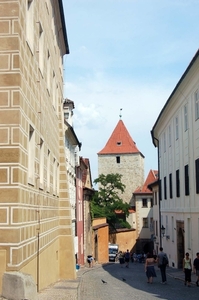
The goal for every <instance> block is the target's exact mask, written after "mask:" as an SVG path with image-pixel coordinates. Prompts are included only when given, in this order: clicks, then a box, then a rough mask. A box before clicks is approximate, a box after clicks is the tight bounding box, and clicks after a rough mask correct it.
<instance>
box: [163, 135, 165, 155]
mask: <svg viewBox="0 0 199 300" xmlns="http://www.w3.org/2000/svg"><path fill="white" fill-rule="evenodd" d="M163 139H164V152H166V134H165V132H164V135H163Z"/></svg>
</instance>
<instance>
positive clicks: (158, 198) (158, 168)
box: [151, 132, 162, 247]
mask: <svg viewBox="0 0 199 300" xmlns="http://www.w3.org/2000/svg"><path fill="white" fill-rule="evenodd" d="M151 134H152V137H153V139H154V140H156V141H157V144H158V146H157V147H158V188H159V193H158V200H159V236H160V247H162V234H161V226H162V224H161V223H162V221H161V220H162V219H161V210H160V203H161V202H160V201H161V200H160V158H159V157H160V156H159V151H160V150H159V140H158V139H157V138H156V137H154V135H153V132H151Z"/></svg>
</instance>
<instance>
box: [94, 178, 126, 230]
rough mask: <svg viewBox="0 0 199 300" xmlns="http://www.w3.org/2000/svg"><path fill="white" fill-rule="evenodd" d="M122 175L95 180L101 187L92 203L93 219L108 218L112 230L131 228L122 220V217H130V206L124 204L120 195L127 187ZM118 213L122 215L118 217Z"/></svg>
mask: <svg viewBox="0 0 199 300" xmlns="http://www.w3.org/2000/svg"><path fill="white" fill-rule="evenodd" d="M121 178H122V175H121V174H118V173H116V174H113V173H111V174H108V175H104V174H101V175H99V177H98V178H97V179H95V180H94V183H95V184H98V185H99V189H98V191H96V192H95V194H94V196H93V199H92V201H91V213H92V217H93V218H99V217H106V219H107V222H108V223H109V226H110V229H111V230H112V229H115V228H116V227H119V228H124V227H125V228H126V227H127V228H130V227H131V226H130V225H129V223H128V222H126V220H125V218H124V219H121V215H124V216H128V215H129V208H130V205H129V204H128V203H123V201H122V199H121V198H120V195H121V194H122V193H123V192H124V190H125V185H124V184H123V183H122V181H121ZM116 211H120V212H121V213H120V214H119V215H118V214H116Z"/></svg>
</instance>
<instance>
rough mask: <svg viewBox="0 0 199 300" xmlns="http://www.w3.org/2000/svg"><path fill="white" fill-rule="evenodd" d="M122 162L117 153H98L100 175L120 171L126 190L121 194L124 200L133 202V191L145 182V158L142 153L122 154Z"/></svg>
mask: <svg viewBox="0 0 199 300" xmlns="http://www.w3.org/2000/svg"><path fill="white" fill-rule="evenodd" d="M119 156H120V163H117V162H116V155H111V154H109V155H98V175H100V174H105V175H107V174H110V173H119V174H121V175H122V183H123V184H125V186H126V188H125V192H124V193H123V194H121V198H122V199H123V201H124V202H127V203H131V204H132V205H133V203H132V193H133V192H134V190H135V189H136V188H137V187H138V186H142V185H143V183H144V158H143V156H142V155H141V154H140V153H135V154H120V155H119Z"/></svg>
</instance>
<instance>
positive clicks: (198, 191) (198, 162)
mask: <svg viewBox="0 0 199 300" xmlns="http://www.w3.org/2000/svg"><path fill="white" fill-rule="evenodd" d="M195 169H196V194H199V158H198V159H196V160H195Z"/></svg>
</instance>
